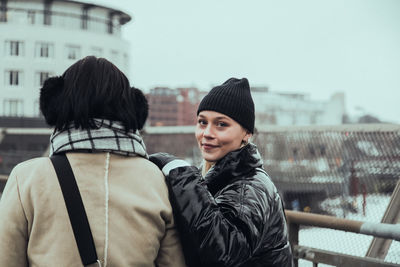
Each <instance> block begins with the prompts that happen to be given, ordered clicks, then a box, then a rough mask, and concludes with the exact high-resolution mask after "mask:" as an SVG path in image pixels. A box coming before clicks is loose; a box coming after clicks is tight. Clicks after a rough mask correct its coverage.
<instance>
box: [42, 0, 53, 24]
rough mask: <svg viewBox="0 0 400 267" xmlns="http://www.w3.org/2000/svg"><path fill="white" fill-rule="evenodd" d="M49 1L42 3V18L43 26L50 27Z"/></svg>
mask: <svg viewBox="0 0 400 267" xmlns="http://www.w3.org/2000/svg"><path fill="white" fill-rule="evenodd" d="M50 7H51V1H45V3H44V14H43V15H44V16H43V24H44V25H51V10H50Z"/></svg>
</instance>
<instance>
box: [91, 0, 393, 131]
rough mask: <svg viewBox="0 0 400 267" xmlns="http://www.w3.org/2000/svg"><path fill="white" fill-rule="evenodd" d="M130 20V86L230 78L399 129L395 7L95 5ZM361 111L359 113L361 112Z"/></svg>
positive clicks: (295, 0)
mask: <svg viewBox="0 0 400 267" xmlns="http://www.w3.org/2000/svg"><path fill="white" fill-rule="evenodd" d="M93 1H95V2H97V3H99V4H105V5H107V6H110V5H109V3H112V6H113V7H117V8H120V9H121V10H123V11H125V12H127V13H129V14H130V15H132V18H133V19H132V21H131V22H129V23H128V24H127V25H125V27H124V30H123V38H124V39H127V40H129V41H130V43H131V53H130V55H131V68H130V73H129V77H130V80H131V83H132V84H133V85H135V86H136V87H139V88H141V89H143V90H145V91H147V90H149V89H150V88H152V87H154V86H168V87H170V88H175V87H180V86H195V87H198V88H199V89H202V90H209V89H210V88H211V87H212V86H213V85H217V84H220V83H222V82H224V81H225V80H226V79H228V78H230V77H247V78H248V79H249V81H250V84H251V85H254V86H268V87H269V88H270V90H271V91H279V92H299V93H308V94H310V97H311V99H315V100H327V99H329V97H330V96H331V95H332V94H333V93H334V92H344V93H345V96H346V104H347V111H348V112H349V113H350V114H353V115H356V114H361V113H363V112H366V113H369V114H372V115H375V116H377V117H378V118H380V119H381V120H384V121H389V122H395V123H400V105H399V101H400V1H399V0H301V1H300V0H292V1H285V0H283V1H273V0H248V1H243V0H241V1H239V0H201V1H191V0H117V1H112V2H111V1H107V0H93ZM357 107H359V108H358V109H357Z"/></svg>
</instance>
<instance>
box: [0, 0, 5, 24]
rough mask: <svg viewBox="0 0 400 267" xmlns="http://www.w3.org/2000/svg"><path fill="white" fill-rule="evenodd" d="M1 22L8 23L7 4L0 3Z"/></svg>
mask: <svg viewBox="0 0 400 267" xmlns="http://www.w3.org/2000/svg"><path fill="white" fill-rule="evenodd" d="M0 22H7V2H6V1H0Z"/></svg>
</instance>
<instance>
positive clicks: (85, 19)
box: [81, 6, 89, 30]
mask: <svg viewBox="0 0 400 267" xmlns="http://www.w3.org/2000/svg"><path fill="white" fill-rule="evenodd" d="M88 9H89V7H88V6H84V7H83V9H82V16H81V29H84V30H87V28H88V18H89V16H88Z"/></svg>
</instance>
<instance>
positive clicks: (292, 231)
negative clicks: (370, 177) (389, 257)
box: [286, 182, 400, 267]
mask: <svg viewBox="0 0 400 267" xmlns="http://www.w3.org/2000/svg"><path fill="white" fill-rule="evenodd" d="M399 206H400V182H398V183H397V185H396V188H395V190H394V191H393V194H392V197H391V201H390V203H389V205H388V207H387V209H386V212H385V216H384V217H383V219H382V222H384V223H371V222H362V221H356V220H348V219H342V218H338V217H334V216H327V215H319V214H312V213H306V212H299V211H291V210H286V216H287V219H288V225H289V238H290V243H291V245H292V249H293V255H294V260H295V266H296V267H297V266H298V263H299V262H298V261H299V259H304V260H307V261H311V262H312V263H313V266H314V267H316V266H318V264H319V263H323V264H329V265H333V266H341V267H342V266H343V267H345V266H351V267H358V266H359V267H369V266H370V267H372V266H384V267H385V266H400V265H399V264H394V263H390V262H385V261H384V260H383V259H384V256H385V255H386V253H387V251H388V250H389V247H390V243H391V242H392V240H397V241H400V224H396V223H397V222H398V221H399V217H400V209H399ZM386 222H387V223H386ZM300 226H313V227H320V228H329V229H335V230H341V231H346V232H352V233H358V234H364V235H371V236H374V239H373V241H372V242H371V245H370V247H369V249H368V252H367V255H366V257H358V256H353V255H348V254H343V253H337V252H332V251H327V250H322V249H318V248H311V247H307V246H301V245H300V244H299V230H300Z"/></svg>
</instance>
